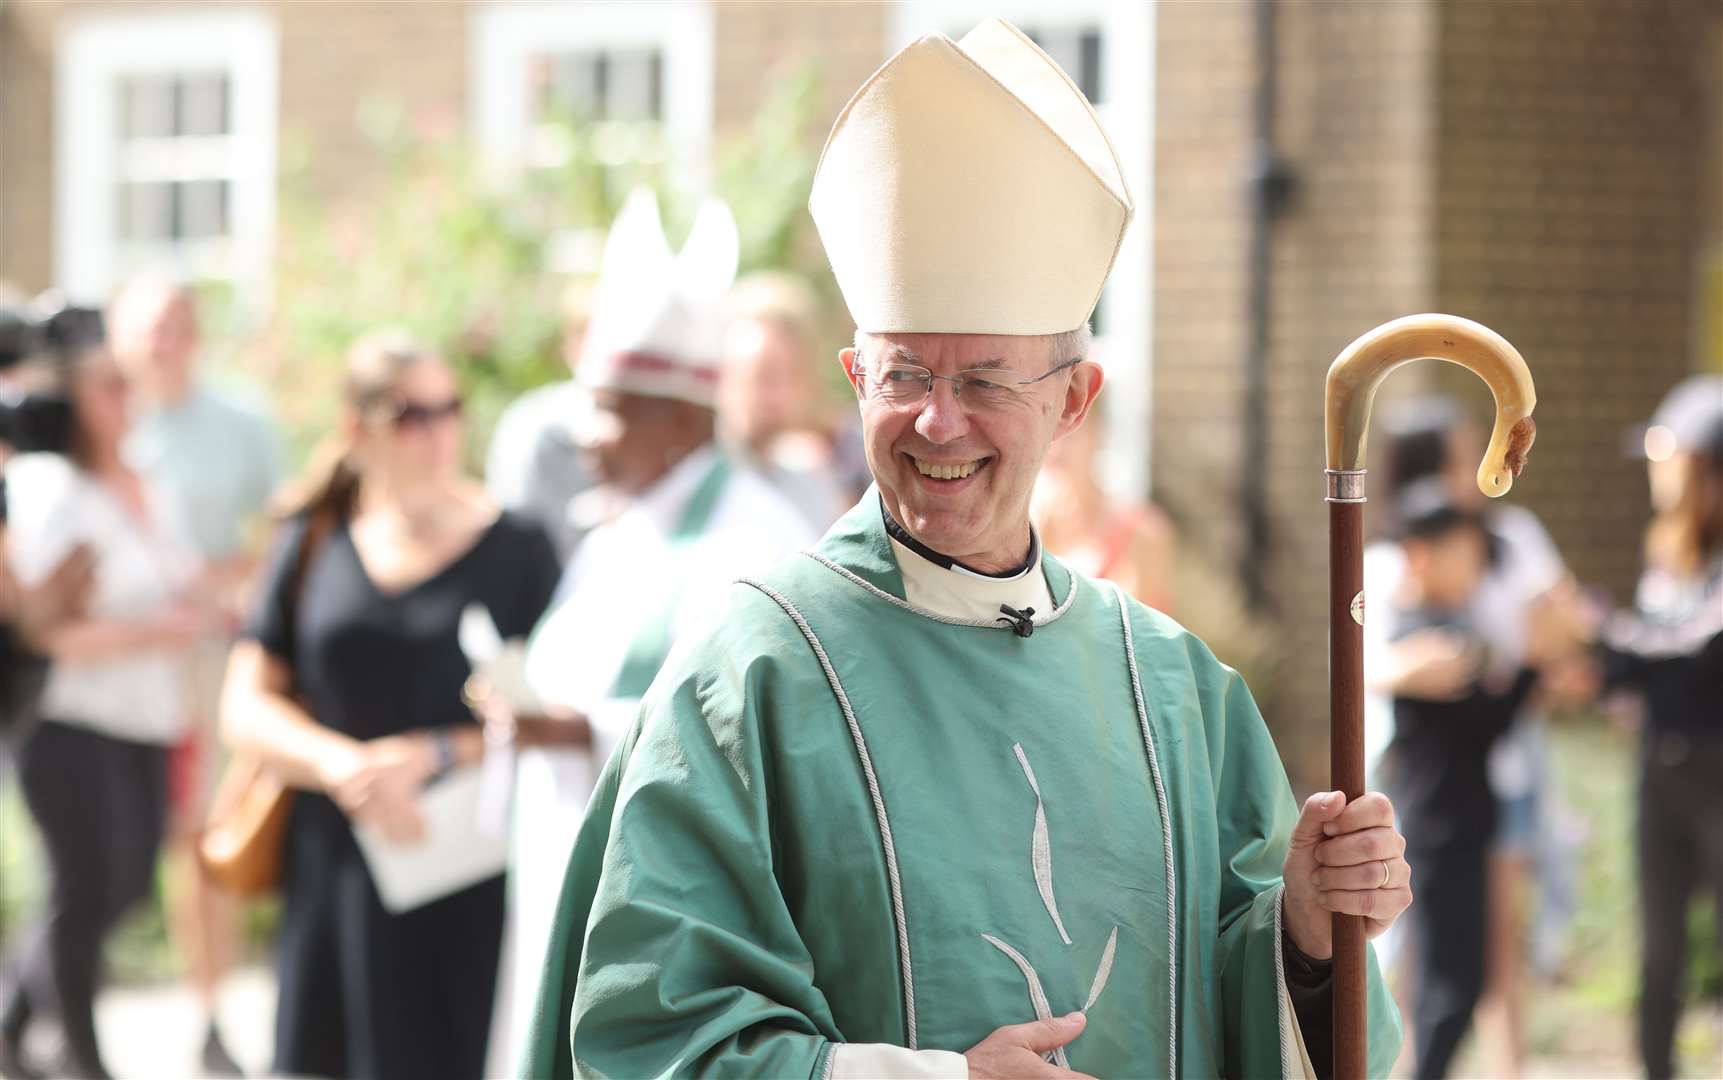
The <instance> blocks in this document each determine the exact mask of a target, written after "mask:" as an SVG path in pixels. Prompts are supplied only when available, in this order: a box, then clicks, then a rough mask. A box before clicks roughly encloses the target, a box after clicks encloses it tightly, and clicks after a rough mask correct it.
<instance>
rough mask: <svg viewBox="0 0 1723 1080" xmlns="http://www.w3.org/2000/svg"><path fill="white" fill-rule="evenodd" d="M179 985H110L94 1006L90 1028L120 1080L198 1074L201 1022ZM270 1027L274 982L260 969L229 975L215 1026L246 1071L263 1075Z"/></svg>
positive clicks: (164, 1079) (165, 1079)
mask: <svg viewBox="0 0 1723 1080" xmlns="http://www.w3.org/2000/svg"><path fill="white" fill-rule="evenodd" d="M198 1013H199V1010H198V1008H197V1007H196V1002H195V1001H194V1000H193V998H192V995H191V993H190V992H189V991H187V990H186V989H185V988H184V987H182V986H177V985H167V986H134V987H116V988H114V989H111V990H108V991H107V992H106V993H104V994H103V995H102V996H101V998H100V1000H99V1001H98V1002H97V1005H96V1025H97V1029H98V1032H99V1034H100V1038H101V1040H102V1054H103V1056H104V1057H105V1058H106V1059H107V1064H108V1068H109V1069H110V1070H111V1071H112V1072H113V1074H114V1075H115V1076H116V1077H123V1078H125V1080H157V1078H160V1080H185V1078H189V1077H197V1076H200V1075H202V1069H201V1068H200V1067H199V1065H198V1053H199V1051H200V1050H201V1049H202V1048H203V1035H204V1033H203V1029H202V1018H201V1017H200V1016H199V1015H198ZM274 1025H275V980H274V978H273V977H272V976H271V975H270V973H269V972H268V971H265V970H264V969H262V968H247V969H243V970H241V971H237V972H235V973H233V974H232V975H230V976H229V977H228V979H227V983H226V985H225V987H224V990H223V993H222V1001H221V1026H222V1035H223V1037H224V1038H225V1039H226V1040H227V1046H228V1049H229V1050H230V1051H231V1052H232V1053H233V1056H234V1057H235V1058H237V1059H238V1060H239V1063H240V1064H241V1065H243V1066H245V1068H246V1071H247V1072H249V1073H251V1074H252V1075H254V1076H261V1075H263V1071H264V1069H265V1068H267V1066H268V1064H269V1053H270V1044H271V1040H272V1038H273V1035H274V1030H273V1029H274Z"/></svg>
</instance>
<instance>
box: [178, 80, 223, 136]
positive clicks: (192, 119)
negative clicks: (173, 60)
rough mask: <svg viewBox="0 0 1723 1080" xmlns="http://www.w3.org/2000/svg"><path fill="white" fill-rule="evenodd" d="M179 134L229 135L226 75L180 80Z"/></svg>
mask: <svg viewBox="0 0 1723 1080" xmlns="http://www.w3.org/2000/svg"><path fill="white" fill-rule="evenodd" d="M178 89H179V122H178V124H177V125H176V130H175V132H174V133H175V134H176V135H225V134H227V132H228V79H227V75H226V74H225V73H223V72H211V73H208V74H197V75H185V76H182V77H181V78H180V79H179V80H178Z"/></svg>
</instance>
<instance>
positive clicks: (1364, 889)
mask: <svg viewBox="0 0 1723 1080" xmlns="http://www.w3.org/2000/svg"><path fill="white" fill-rule="evenodd" d="M1282 873H1283V875H1284V877H1285V880H1286V894H1285V905H1286V928H1287V932H1288V933H1289V934H1291V935H1292V943H1293V944H1294V945H1297V946H1298V947H1299V949H1300V950H1302V951H1303V952H1304V954H1305V955H1306V956H1309V957H1311V958H1312V959H1316V960H1326V959H1328V958H1330V957H1331V956H1333V955H1334V937H1333V926H1334V921H1333V919H1332V918H1331V916H1333V915H1336V914H1340V915H1362V916H1363V917H1364V920H1365V922H1364V935H1365V937H1366V938H1373V937H1376V936H1378V935H1380V934H1381V933H1382V932H1383V931H1385V930H1387V929H1388V928H1389V927H1390V926H1392V925H1394V920H1395V919H1398V918H1399V917H1400V915H1401V913H1402V912H1404V911H1405V910H1406V909H1407V908H1408V907H1410V906H1411V904H1412V867H1411V866H1409V865H1408V864H1407V862H1406V838H1405V837H1404V836H1401V835H1400V832H1399V830H1397V829H1396V828H1395V827H1394V807H1393V805H1392V804H1391V803H1389V801H1388V796H1386V795H1384V794H1382V793H1381V792H1379V791H1372V792H1369V793H1368V794H1365V795H1362V796H1360V797H1359V798H1357V799H1354V800H1353V801H1352V803H1351V805H1347V802H1346V796H1345V795H1343V794H1341V793H1340V792H1338V791H1320V792H1317V793H1316V794H1315V795H1312V796H1311V797H1310V798H1309V799H1306V800H1305V803H1304V811H1303V812H1302V813H1300V814H1299V815H1298V824H1297V825H1295V826H1294V827H1293V830H1292V844H1291V847H1290V849H1289V850H1288V851H1287V853H1286V866H1285V869H1284V870H1283V871H1282Z"/></svg>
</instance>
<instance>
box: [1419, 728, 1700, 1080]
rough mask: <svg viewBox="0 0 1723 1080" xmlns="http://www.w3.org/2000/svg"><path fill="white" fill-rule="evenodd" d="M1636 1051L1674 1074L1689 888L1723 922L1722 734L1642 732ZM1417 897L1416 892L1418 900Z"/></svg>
mask: <svg viewBox="0 0 1723 1080" xmlns="http://www.w3.org/2000/svg"><path fill="white" fill-rule="evenodd" d="M1638 842H1639V851H1638V862H1639V918H1640V930H1641V934H1642V938H1643V951H1642V953H1641V956H1640V967H1639V1048H1640V1053H1641V1054H1643V1055H1644V1058H1645V1072H1646V1075H1647V1076H1649V1077H1651V1078H1652V1080H1665V1078H1666V1077H1668V1076H1670V1075H1672V1073H1673V1071H1674V1070H1673V1046H1674V1041H1675V1026H1676V1023H1677V1022H1678V1021H1679V1020H1680V1018H1681V990H1682V986H1683V984H1684V982H1685V980H1686V974H1687V908H1688V904H1689V902H1690V901H1691V899H1692V896H1693V893H1694V891H1695V890H1696V889H1704V890H1705V892H1706V893H1707V894H1708V895H1709V897H1710V899H1711V900H1712V902H1714V903H1715V904H1716V905H1717V917H1718V920H1719V925H1720V926H1723V739H1713V740H1707V741H1704V742H1695V741H1693V740H1690V739H1688V738H1685V737H1683V736H1681V735H1676V734H1669V733H1661V734H1660V733H1658V732H1648V733H1647V735H1646V737H1645V743H1644V746H1643V747H1642V752H1641V756H1640V778H1639V837H1638ZM1420 899H1422V897H1420Z"/></svg>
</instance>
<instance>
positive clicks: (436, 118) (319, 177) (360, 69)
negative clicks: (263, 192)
mask: <svg viewBox="0 0 1723 1080" xmlns="http://www.w3.org/2000/svg"><path fill="white" fill-rule="evenodd" d="M468 11H469V5H467V4H466V3H447V2H440V3H395V2H390V0H345V2H343V3H342V4H340V5H339V7H331V6H328V5H324V4H316V3H297V2H294V0H285V2H280V3H276V4H275V5H274V7H273V13H274V16H275V19H276V26H277V28H278V30H279V32H280V35H281V37H280V41H281V90H280V95H281V98H280V101H281V105H280V107H281V130H280V157H281V166H282V169H283V172H284V178H291V182H294V183H297V182H300V181H301V180H303V182H304V183H305V184H306V186H307V188H308V190H309V192H310V193H312V194H313V195H314V196H315V197H317V198H318V199H320V200H322V201H330V202H339V201H340V200H342V199H345V198H349V197H352V196H355V195H357V194H359V193H360V192H362V191H364V190H365V188H366V186H367V185H368V184H371V183H373V182H375V181H376V180H377V179H378V177H379V175H380V171H381V169H382V168H383V165H384V162H383V159H382V157H381V155H380V154H379V152H378V150H377V147H376V144H375V142H374V141H373V140H372V139H371V138H370V137H368V135H367V133H366V130H365V129H366V125H367V123H368V122H369V120H370V117H369V116H368V115H367V114H371V115H374V116H376V117H377V118H379V119H383V118H385V117H387V116H389V115H390V114H393V115H395V116H398V117H400V118H401V119H402V120H404V121H405V123H406V124H407V125H408V128H409V130H411V131H413V132H415V133H417V134H420V135H424V136H444V137H452V136H458V135H460V134H462V133H463V131H464V130H465V127H466V119H467V118H466V112H467V82H466V75H467V21H468Z"/></svg>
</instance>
